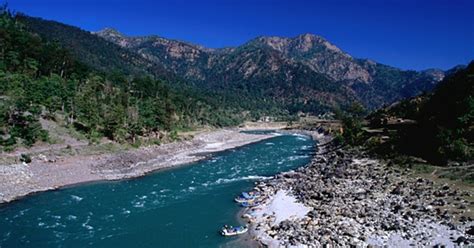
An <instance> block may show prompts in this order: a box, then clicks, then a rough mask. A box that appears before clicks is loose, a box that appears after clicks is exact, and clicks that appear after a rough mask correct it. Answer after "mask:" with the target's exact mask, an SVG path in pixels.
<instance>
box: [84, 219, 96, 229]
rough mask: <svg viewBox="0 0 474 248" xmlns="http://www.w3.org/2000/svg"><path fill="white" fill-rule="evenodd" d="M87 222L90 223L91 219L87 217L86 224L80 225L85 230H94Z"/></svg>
mask: <svg viewBox="0 0 474 248" xmlns="http://www.w3.org/2000/svg"><path fill="white" fill-rule="evenodd" d="M89 221H91V218H90V217H87V220H86V222H84V223H82V227H84V228H85V229H87V230H92V229H94V227H93V226H91V225H89Z"/></svg>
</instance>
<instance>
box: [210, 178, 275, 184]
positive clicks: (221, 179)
mask: <svg viewBox="0 0 474 248" xmlns="http://www.w3.org/2000/svg"><path fill="white" fill-rule="evenodd" d="M270 178H272V177H264V176H245V177H236V178H219V179H218V180H217V181H215V182H214V183H213V185H218V184H225V183H232V182H237V181H246V180H265V179H270Z"/></svg>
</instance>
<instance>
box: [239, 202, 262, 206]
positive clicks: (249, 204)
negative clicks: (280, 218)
mask: <svg viewBox="0 0 474 248" xmlns="http://www.w3.org/2000/svg"><path fill="white" fill-rule="evenodd" d="M258 204H259V203H258V202H253V201H252V202H248V201H246V202H241V203H240V206H241V207H244V208H249V207H255V206H258Z"/></svg>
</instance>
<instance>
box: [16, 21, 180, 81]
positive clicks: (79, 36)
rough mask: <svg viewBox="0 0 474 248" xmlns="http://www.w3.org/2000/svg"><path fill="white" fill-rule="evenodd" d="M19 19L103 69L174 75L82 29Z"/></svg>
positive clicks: (29, 28)
mask: <svg viewBox="0 0 474 248" xmlns="http://www.w3.org/2000/svg"><path fill="white" fill-rule="evenodd" d="M16 19H17V20H18V21H19V22H20V23H22V24H24V25H25V26H26V27H27V29H28V30H29V31H31V32H33V33H36V34H38V35H40V36H41V38H42V39H44V40H47V41H50V42H56V43H58V44H60V45H61V46H62V47H64V48H66V49H68V50H69V51H70V52H71V53H72V54H73V55H74V56H75V57H76V58H77V59H78V60H79V61H80V62H82V63H84V64H86V65H88V66H90V67H92V68H94V69H97V70H100V71H104V72H111V71H120V72H121V73H125V74H136V75H139V74H140V75H143V74H148V75H155V76H158V77H160V78H167V77H170V76H171V75H172V74H170V73H168V71H167V70H166V69H164V68H163V67H162V66H161V65H160V64H156V63H153V62H151V61H149V60H146V59H144V58H142V57H141V56H140V55H138V54H136V53H135V52H133V51H130V50H128V49H124V48H123V47H121V46H119V45H116V44H114V43H112V42H104V40H103V39H101V38H100V37H97V36H95V35H93V34H91V33H90V32H88V31H85V30H82V29H80V28H77V27H74V26H70V25H66V24H63V23H60V22H56V21H49V20H44V19H41V18H35V17H30V16H27V15H24V14H17V15H16Z"/></svg>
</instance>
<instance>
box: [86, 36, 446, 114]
mask: <svg viewBox="0 0 474 248" xmlns="http://www.w3.org/2000/svg"><path fill="white" fill-rule="evenodd" d="M95 34H97V35H98V36H100V37H102V38H104V39H106V40H109V41H111V42H114V43H115V44H117V45H120V46H121V47H123V48H127V49H129V50H131V51H135V52H137V53H138V54H140V55H141V56H142V57H144V58H147V59H149V60H150V61H154V62H156V63H159V64H162V65H163V66H164V67H165V68H167V69H168V70H171V71H173V72H174V73H176V74H178V75H181V76H183V77H184V78H186V79H188V80H191V81H194V82H197V83H198V84H199V85H201V86H205V87H214V88H215V87H224V88H228V87H231V88H232V87H240V88H246V87H252V88H257V89H260V88H262V85H264V86H265V87H269V88H265V87H264V88H265V89H264V91H266V92H267V93H269V94H268V95H267V96H271V97H277V98H279V97H280V96H281V95H286V96H291V97H300V98H301V101H302V103H303V104H302V105H303V106H304V105H306V104H307V103H308V101H317V102H319V103H321V104H323V105H328V104H329V105H331V106H333V104H335V103H338V104H341V103H347V102H350V101H353V100H358V101H361V102H362V103H364V105H365V106H366V107H368V108H376V107H380V106H381V105H383V104H387V103H391V102H394V101H396V100H399V99H402V98H406V97H410V96H414V95H417V94H420V93H422V92H424V91H430V90H432V89H433V87H434V86H435V85H436V83H437V82H439V81H440V80H441V79H442V78H443V77H444V73H443V71H441V70H434V69H433V70H426V71H421V72H417V71H404V70H400V69H397V68H394V67H390V66H387V65H383V64H379V63H376V62H374V61H371V60H362V59H356V58H353V57H352V56H350V55H349V54H347V53H345V52H344V51H342V50H341V49H339V48H338V47H337V46H335V45H334V44H332V43H330V42H329V41H327V40H326V39H324V38H322V37H320V36H317V35H313V34H302V35H299V36H297V37H293V38H286V37H275V36H272V37H258V38H256V39H254V40H251V41H249V42H247V43H245V44H243V45H241V46H238V47H235V48H225V49H209V48H205V47H202V46H198V45H193V44H190V43H186V42H182V41H176V40H170V39H165V38H162V37H158V36H143V37H130V36H126V35H123V34H121V33H120V32H118V31H116V30H114V29H111V28H107V29H104V30H102V31H99V32H96V33H95ZM301 73H302V74H303V75H301ZM252 82H253V83H252ZM257 84H260V85H257ZM289 86H291V87H289ZM288 89H291V90H295V91H294V92H288V91H285V90H288ZM293 100H294V99H293ZM305 103H306V104H305Z"/></svg>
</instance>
